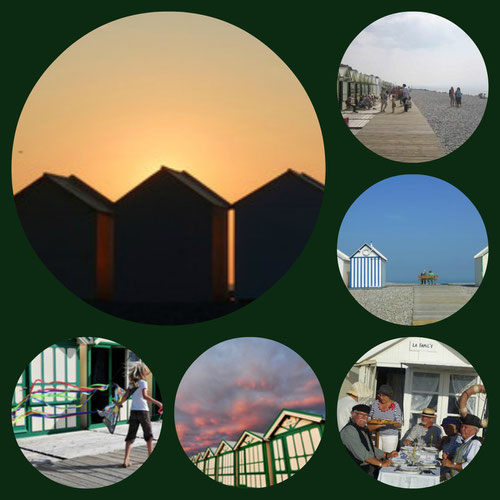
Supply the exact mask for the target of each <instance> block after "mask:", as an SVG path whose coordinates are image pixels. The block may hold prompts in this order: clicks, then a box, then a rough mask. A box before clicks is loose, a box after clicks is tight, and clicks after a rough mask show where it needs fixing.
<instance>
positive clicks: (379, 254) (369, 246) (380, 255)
mask: <svg viewBox="0 0 500 500" xmlns="http://www.w3.org/2000/svg"><path fill="white" fill-rule="evenodd" d="M364 247H368V248H369V249H370V250H371V251H372V252H375V253H376V254H377V255H378V256H379V257H380V258H381V259H383V260H385V261H387V257H384V256H383V255H382V254H381V253H380V252H379V251H378V250H377V249H376V248H375V247H374V246H373V245H372V244H371V243H370V244H368V243H363V245H361V246H360V247H359V248H358V249H357V250H356V251H355V252H354V253H353V254H352V255H351V257H350V258H352V257H354V256H355V255H356V254H357V253H358V252H359V251H360V250H361V249H362V248H364Z"/></svg>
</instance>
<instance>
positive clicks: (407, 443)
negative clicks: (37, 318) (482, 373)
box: [337, 337, 488, 488]
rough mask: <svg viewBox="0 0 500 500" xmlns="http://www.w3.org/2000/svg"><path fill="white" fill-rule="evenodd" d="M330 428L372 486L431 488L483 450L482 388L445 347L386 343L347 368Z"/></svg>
mask: <svg viewBox="0 0 500 500" xmlns="http://www.w3.org/2000/svg"><path fill="white" fill-rule="evenodd" d="M337 424H338V428H339V432H340V439H341V441H342V444H343V445H344V447H345V448H346V451H347V453H348V454H349V455H350V456H351V458H352V459H353V461H354V462H355V463H356V464H357V465H358V466H359V468H360V469H361V470H363V471H364V472H366V473H367V474H369V475H371V476H372V477H374V478H375V479H376V480H377V481H380V482H381V483H385V484H388V485H390V486H396V487H398V488H426V487H429V486H435V485H437V484H439V483H442V482H444V481H447V480H448V479H451V478H453V477H455V476H456V475H458V474H460V473H461V472H462V471H463V470H465V469H466V468H467V467H468V466H469V465H470V464H471V462H472V460H473V459H474V457H475V456H476V455H477V453H478V452H479V450H480V449H481V447H482V446H483V444H484V438H485V435H486V431H487V427H488V401H487V397H486V389H485V387H484V385H483V382H482V381H481V378H480V377H479V375H478V374H477V373H476V371H475V369H474V367H473V366H472V365H471V364H470V363H469V362H468V361H467V359H466V358H464V357H463V356H462V355H461V354H460V353H458V352H457V351H455V350H454V349H453V348H452V347H450V346H448V345H446V344H444V343H442V342H439V341H437V340H432V339H427V338H423V337H404V338H399V339H392V340H388V341H387V342H383V343H382V344H379V345H377V346H375V347H373V348H372V349H370V350H369V351H368V352H367V353H366V354H364V355H363V356H362V357H361V358H360V359H359V360H358V361H357V362H356V363H355V364H354V365H353V367H352V368H351V369H350V371H349V373H348V374H347V376H346V378H345V379H344V381H343V383H342V387H341V389H340V393H339V399H338V402H337ZM346 459H347V456H346Z"/></svg>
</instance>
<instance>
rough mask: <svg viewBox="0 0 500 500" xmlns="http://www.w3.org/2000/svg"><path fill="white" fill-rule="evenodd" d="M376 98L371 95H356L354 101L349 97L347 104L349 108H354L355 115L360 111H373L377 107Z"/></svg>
mask: <svg viewBox="0 0 500 500" xmlns="http://www.w3.org/2000/svg"><path fill="white" fill-rule="evenodd" d="M375 101H376V97H375V96H373V95H370V94H361V96H359V95H358V94H356V96H355V97H354V99H353V98H352V97H351V96H349V97H348V98H347V99H346V101H345V104H346V106H347V108H352V111H353V113H357V110H358V109H371V108H373V106H374V105H375Z"/></svg>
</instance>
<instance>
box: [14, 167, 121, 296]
mask: <svg viewBox="0 0 500 500" xmlns="http://www.w3.org/2000/svg"><path fill="white" fill-rule="evenodd" d="M14 200H15V204H16V208H17V212H18V215H19V219H20V220H21V224H22V226H23V229H24V232H25V233H26V236H27V238H28V240H29V242H30V243H31V246H32V247H33V249H34V250H35V252H36V253H37V255H38V257H39V258H40V259H41V261H42V262H43V263H44V264H45V266H46V267H47V268H48V269H49V270H50V271H51V272H52V273H53V274H54V276H56V277H57V279H58V280H59V281H60V282H61V283H62V284H63V285H65V286H66V287H67V288H68V289H69V290H71V291H72V292H73V293H75V294H76V295H78V296H79V297H81V298H83V299H85V300H96V299H97V300H104V299H109V298H110V297H111V294H112V287H113V224H114V221H113V204H112V203H111V201H110V200H108V199H107V198H106V197H105V196H103V195H102V194H100V193H99V192H97V191H96V190H95V189H93V188H92V187H90V186H89V185H88V184H86V183H85V182H83V181H82V180H81V179H79V178H78V177H76V176H74V175H70V176H68V177H65V176H61V175H55V174H49V173H45V174H43V175H42V176H41V177H39V178H38V179H37V180H35V181H34V182H33V183H31V184H29V185H28V186H26V187H25V188H24V189H22V190H21V191H19V192H18V193H17V194H16V195H15V196H14Z"/></svg>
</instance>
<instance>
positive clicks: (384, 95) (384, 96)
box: [380, 89, 389, 113]
mask: <svg viewBox="0 0 500 500" xmlns="http://www.w3.org/2000/svg"><path fill="white" fill-rule="evenodd" d="M380 97H381V99H382V104H381V106H380V112H381V113H385V108H387V99H388V97H389V94H388V93H387V90H385V89H383V90H382V95H381V96H380Z"/></svg>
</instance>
